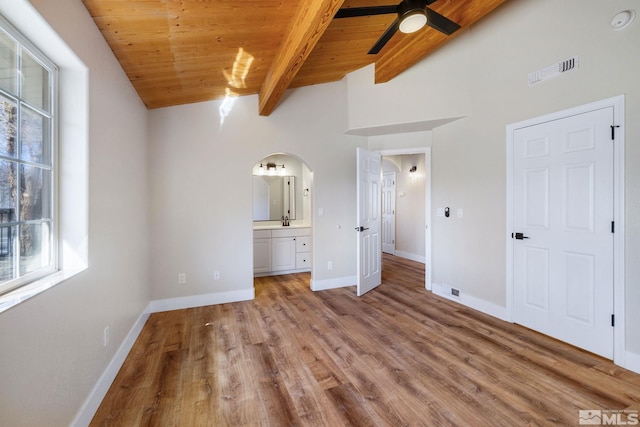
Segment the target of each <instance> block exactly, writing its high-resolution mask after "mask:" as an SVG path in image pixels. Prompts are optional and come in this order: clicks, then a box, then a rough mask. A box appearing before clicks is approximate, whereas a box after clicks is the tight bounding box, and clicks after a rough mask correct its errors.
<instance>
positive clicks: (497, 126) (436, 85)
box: [347, 0, 640, 354]
mask: <svg viewBox="0 0 640 427" xmlns="http://www.w3.org/2000/svg"><path fill="white" fill-rule="evenodd" d="M637 6H638V4H637V2H636V1H633V0H615V1H606V2H603V1H599V0H565V1H562V2H558V1H555V0H521V1H518V2H507V3H506V4H504V5H503V6H501V7H500V8H499V9H498V10H497V11H495V12H494V13H493V14H492V15H491V16H489V17H487V18H486V19H485V20H483V21H481V22H480V23H478V24H477V25H475V26H473V27H472V28H470V29H468V30H467V31H466V32H465V33H463V34H461V35H460V36H458V37H457V38H456V39H454V40H452V41H451V42H450V43H449V44H448V45H447V46H446V47H445V48H443V49H440V50H438V51H437V52H435V53H434V54H433V55H431V56H430V57H428V58H426V59H425V60H423V61H422V62H421V63H419V64H418V65H417V66H415V67H413V68H412V69H410V70H408V71H406V72H405V73H403V74H402V75H400V76H399V77H397V78H396V79H394V80H392V81H391V82H389V83H386V84H382V85H375V86H374V85H373V84H372V81H373V77H372V74H373V71H372V68H371V67H369V68H365V69H362V70H359V71H357V72H355V73H352V74H351V75H349V76H348V77H347V82H348V90H349V94H348V102H349V106H348V111H349V126H350V128H366V127H375V126H380V125H383V124H389V123H396V122H397V123H402V122H410V121H424V120H434V119H437V118H443V117H460V116H464V118H462V119H460V120H457V121H455V122H452V123H449V124H447V125H444V126H442V127H438V128H435V129H434V130H433V135H432V138H433V145H432V165H433V167H432V178H433V181H432V185H433V187H432V189H433V199H432V206H433V208H432V209H433V210H434V212H432V214H433V218H434V220H433V248H434V250H433V261H434V263H433V264H434V272H433V274H434V276H433V279H434V283H446V284H449V285H452V286H455V287H458V288H460V289H462V292H463V293H466V294H468V295H470V296H472V297H474V298H476V299H479V300H484V301H486V302H488V303H489V304H493V305H496V306H502V307H504V306H505V304H506V302H505V298H506V296H505V280H506V278H505V259H506V254H505V232H506V229H505V227H506V215H505V212H506V206H505V200H506V194H505V186H506V170H505V164H506V158H505V153H506V150H505V127H506V125H507V124H510V123H514V122H517V121H520V120H524V119H527V118H532V117H536V116H540V115H543V114H546V113H550V112H554V111H559V110H563V109H566V108H570V107H573V106H577V105H581V104H586V103H589V102H592V101H596V100H600V99H604V98H609V97H612V96H616V95H620V94H625V95H626V117H627V119H626V125H627V128H626V141H627V144H626V196H625V204H626V221H627V223H626V226H627V228H626V235H625V240H626V275H625V276H626V296H627V298H626V299H627V309H626V326H627V343H626V344H627V351H630V352H633V353H635V354H640V311H639V310H637V302H638V301H640V279H638V278H639V277H640V264H639V263H638V262H636V260H637V259H639V258H640V220H639V219H640V170H639V169H638V168H637V167H635V165H637V164H639V163H640V145H638V144H637V143H636V141H637V140H638V137H639V136H640V121H638V120H636V119H635V118H636V117H638V116H639V115H640V78H638V76H639V75H640V55H638V41H639V40H640V22H638V21H637V20H636V22H634V23H633V25H632V26H631V27H629V28H628V29H626V30H624V31H614V30H612V28H611V27H610V25H609V23H610V21H611V19H612V17H613V16H614V15H615V14H616V13H617V12H619V11H621V10H625V9H633V8H636V9H637ZM576 53H577V54H579V55H580V67H579V69H578V70H575V71H572V72H570V73H567V74H565V75H562V76H560V77H557V78H555V79H553V80H549V81H546V82H544V83H542V84H539V85H537V86H533V87H530V86H529V85H528V81H527V75H528V73H529V72H531V71H534V70H537V69H539V68H542V67H545V66H548V65H551V64H552V63H554V62H557V61H559V60H563V59H565V58H568V57H570V56H572V55H574V54H576ZM407 88H411V89H410V90H408V89H407ZM385 105H394V108H392V109H390V108H383V106H385ZM442 206H450V207H452V208H453V209H454V210H455V209H456V208H464V219H463V220H461V221H451V220H449V221H445V220H444V219H442V218H438V217H436V216H435V209H436V208H437V207H442Z"/></svg>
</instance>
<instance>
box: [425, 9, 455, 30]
mask: <svg viewBox="0 0 640 427" xmlns="http://www.w3.org/2000/svg"><path fill="white" fill-rule="evenodd" d="M427 25H428V26H430V27H432V28H435V29H436V30H438V31H440V32H441V33H444V34H446V35H450V34H452V33H453V32H455V31H456V30H457V29H458V28H460V25H458V24H456V23H455V22H453V21H452V20H450V19H449V18H445V17H444V16H442V15H440V14H439V13H438V12H435V11H433V10H431V9H429V8H427Z"/></svg>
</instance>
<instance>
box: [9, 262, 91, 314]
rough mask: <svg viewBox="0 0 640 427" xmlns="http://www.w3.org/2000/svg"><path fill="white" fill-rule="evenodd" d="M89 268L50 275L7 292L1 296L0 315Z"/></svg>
mask: <svg viewBox="0 0 640 427" xmlns="http://www.w3.org/2000/svg"><path fill="white" fill-rule="evenodd" d="M86 269H87V267H86V266H83V267H76V268H74V269H69V268H67V269H65V270H61V271H58V272H56V273H53V274H49V275H48V276H45V277H43V278H41V279H38V280H34V281H33V282H31V283H29V284H27V285H24V286H21V287H19V288H18V289H15V290H13V291H10V292H7V293H6V294H4V295H0V313H2V312H3V311H6V310H8V309H10V308H11V307H14V306H16V305H18V304H20V303H21V302H24V301H26V300H28V299H29V298H31V297H34V296H36V295H38V294H40V293H42V292H44V291H46V290H48V289H51V288H53V287H54V286H55V285H57V284H58V283H61V282H64V281H65V280H67V279H69V278H71V277H73V276H75V275H76V274H78V273H80V272H82V271H84V270H86Z"/></svg>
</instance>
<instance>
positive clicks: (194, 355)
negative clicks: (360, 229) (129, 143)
mask: <svg viewBox="0 0 640 427" xmlns="http://www.w3.org/2000/svg"><path fill="white" fill-rule="evenodd" d="M255 289H256V299H255V300H253V301H247V302H240V303H232V304H223V305H216V306H208V307H200V308H194V309H188V310H178V311H171V312H164V313H155V314H152V315H151V316H150V318H149V320H148V321H147V324H146V325H145V327H144V329H143V331H142V333H141V334H140V336H139V338H138V340H137V342H136V344H135V345H134V347H133V349H132V351H131V353H130V354H129V356H128V358H127V360H126V362H125V363H124V365H123V367H122V369H121V371H120V373H119V374H118V376H117V378H116V380H115V381H114V383H113V385H112V387H111V389H110V390H109V392H108V394H107V396H106V397H105V399H104V401H103V403H102V405H101V406H100V408H99V410H98V411H97V413H96V415H95V417H94V419H93V422H92V424H91V425H93V426H147V425H151V426H234V427H235V426H314V427H315V426H331V427H333V426H342V425H351V426H440V425H451V426H525V425H526V426H530V425H531V426H533V425H563V426H565V425H567V426H572V425H578V411H579V410H580V409H584V410H591V409H598V410H638V409H640V375H638V374H634V373H632V372H630V371H627V370H624V369H621V368H619V367H617V366H615V365H613V364H612V363H611V362H610V361H607V360H604V359H602V358H600V357H597V356H594V355H592V354H589V353H587V352H584V351H581V350H579V349H576V348H574V347H571V346H569V345H566V344H564V343H561V342H558V341H556V340H553V339H551V338H548V337H545V336H543V335H540V334H537V333H535V332H532V331H530V330H527V329H525V328H522V327H520V326H517V325H513V324H509V323H506V322H503V321H500V320H497V319H495V318H492V317H490V316H487V315H484V314H481V313H479V312H477V311H474V310H471V309H468V308H465V307H464V306H461V305H457V304H455V303H452V302H450V301H448V300H446V299H443V298H440V297H438V296H435V295H433V294H431V293H430V292H427V291H425V289H424V267H423V265H422V264H419V263H415V262H412V261H408V260H404V259H401V258H397V257H393V256H388V255H385V261H384V272H383V284H382V285H381V286H380V287H378V288H377V289H375V290H373V291H372V292H369V293H368V294H366V295H364V296H363V297H361V298H358V297H356V296H355V288H354V287H350V288H342V289H335V290H329V291H322V292H315V293H314V292H312V291H310V290H309V275H308V274H294V275H285V276H274V277H264V278H257V279H256V280H255Z"/></svg>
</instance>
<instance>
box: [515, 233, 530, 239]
mask: <svg viewBox="0 0 640 427" xmlns="http://www.w3.org/2000/svg"><path fill="white" fill-rule="evenodd" d="M514 237H515V239H516V240H522V239H528V237H527V236H525V235H524V233H515V236H514V234H513V233H512V234H511V238H514Z"/></svg>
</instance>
